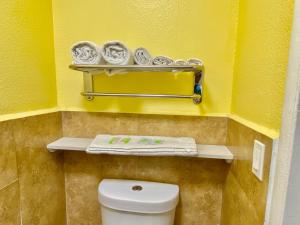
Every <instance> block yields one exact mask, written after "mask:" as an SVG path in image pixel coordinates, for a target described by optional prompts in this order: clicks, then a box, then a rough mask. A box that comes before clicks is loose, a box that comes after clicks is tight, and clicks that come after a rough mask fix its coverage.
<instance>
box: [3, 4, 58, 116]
mask: <svg viewBox="0 0 300 225" xmlns="http://www.w3.org/2000/svg"><path fill="white" fill-rule="evenodd" d="M51 8H52V7H51V0H43V1H40V0H27V1H23V0H9V1H1V4H0V12H1V13H0V31H1V32H0V71H1V72H0V73H1V74H0V98H1V101H0V120H1V118H2V116H3V115H5V116H7V114H14V113H20V112H25V111H31V110H40V109H44V108H52V107H56V83H55V68H54V48H53V29H52V27H53V26H52V10H51ZM11 117H13V116H11Z"/></svg>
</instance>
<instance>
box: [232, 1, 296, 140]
mask: <svg viewBox="0 0 300 225" xmlns="http://www.w3.org/2000/svg"><path fill="white" fill-rule="evenodd" d="M239 7H240V8H239V25H238V40H237V51H236V59H235V67H234V83H233V92H232V93H233V95H232V114H233V115H232V118H233V119H236V120H238V121H240V122H242V123H244V124H246V125H248V126H250V127H252V128H254V129H256V130H259V131H261V132H263V133H265V134H267V135H269V136H272V137H276V136H278V131H279V128H280V122H281V111H282V103H283V97H284V84H285V77H286V69H287V61H288V48H289V40H290V28H291V21H292V15H293V1H292V0H263V1H262V0H243V1H240V6H239Z"/></svg>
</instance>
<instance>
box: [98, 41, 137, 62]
mask: <svg viewBox="0 0 300 225" xmlns="http://www.w3.org/2000/svg"><path fill="white" fill-rule="evenodd" d="M101 53H102V57H103V59H104V60H105V61H106V62H107V63H108V64H112V65H130V64H133V58H132V54H131V51H130V50H129V49H128V48H127V47H126V46H125V45H124V44H123V43H121V42H119V41H109V42H107V43H105V44H104V45H103V48H102V50H101Z"/></svg>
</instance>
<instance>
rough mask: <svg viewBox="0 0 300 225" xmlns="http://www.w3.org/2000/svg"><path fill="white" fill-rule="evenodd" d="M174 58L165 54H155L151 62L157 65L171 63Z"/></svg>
mask: <svg viewBox="0 0 300 225" xmlns="http://www.w3.org/2000/svg"><path fill="white" fill-rule="evenodd" d="M173 63H174V60H173V59H171V58H169V57H167V56H157V57H155V58H154V59H153V64H154V65H158V66H166V65H172V64H173Z"/></svg>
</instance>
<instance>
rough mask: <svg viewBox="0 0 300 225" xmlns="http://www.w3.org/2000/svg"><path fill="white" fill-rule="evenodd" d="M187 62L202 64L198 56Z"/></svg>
mask: <svg viewBox="0 0 300 225" xmlns="http://www.w3.org/2000/svg"><path fill="white" fill-rule="evenodd" d="M187 62H188V64H189V65H202V61H201V60H200V59H197V58H191V59H188V61H187Z"/></svg>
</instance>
